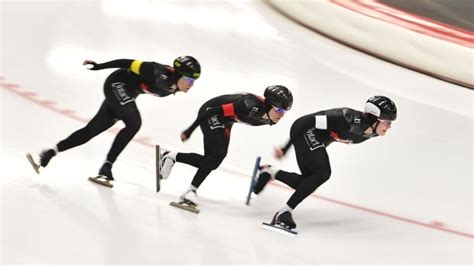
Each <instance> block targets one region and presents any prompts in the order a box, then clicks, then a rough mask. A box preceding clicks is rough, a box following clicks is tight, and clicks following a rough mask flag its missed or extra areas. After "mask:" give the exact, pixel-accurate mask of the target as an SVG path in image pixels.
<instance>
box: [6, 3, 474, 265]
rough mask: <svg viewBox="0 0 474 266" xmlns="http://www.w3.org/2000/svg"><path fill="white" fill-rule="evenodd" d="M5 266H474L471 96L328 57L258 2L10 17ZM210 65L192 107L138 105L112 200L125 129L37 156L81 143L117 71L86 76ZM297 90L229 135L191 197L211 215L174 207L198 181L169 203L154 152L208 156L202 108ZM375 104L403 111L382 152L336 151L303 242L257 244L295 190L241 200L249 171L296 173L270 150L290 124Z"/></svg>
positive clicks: (356, 56) (173, 184) (302, 219)
mask: <svg viewBox="0 0 474 266" xmlns="http://www.w3.org/2000/svg"><path fill="white" fill-rule="evenodd" d="M0 7H1V10H0V11H1V19H0V23H1V32H0V33H1V36H0V37H1V43H0V44H1V50H0V51H1V54H0V58H1V65H0V97H1V109H0V110H1V162H2V163H1V170H2V171H1V178H0V184H1V242H0V246H1V249H0V250H1V251H0V252H1V253H0V258H1V260H0V264H1V265H12V264H43V265H49V264H58V265H67V264H97V265H104V264H124V265H140V264H153V265H164V264H193V265H205V264H216V265H238V264H242V265H263V264H285V265H302V264H308V265H327V264H346V263H350V264H359V265H366V264H378V265H392V264H411V265H420V264H442V265H453V264H464V265H472V264H473V260H474V259H473V253H474V250H473V247H474V246H473V238H474V236H473V231H474V230H473V183H472V177H473V175H472V173H473V165H472V160H473V158H472V154H473V147H474V146H473V110H474V109H473V91H472V90H469V89H466V88H463V87H459V86H456V85H453V84H450V83H447V82H444V81H441V80H438V79H434V78H432V77H429V76H426V75H422V74H419V73H417V72H414V71H411V70H407V69H404V68H402V67H400V66H396V65H393V64H390V63H387V62H385V61H381V60H379V59H376V58H374V57H371V56H368V55H366V54H363V53H361V52H358V51H355V50H353V49H350V48H348V47H345V46H343V45H341V44H338V43H336V42H333V41H331V40H328V39H326V38H324V37H322V36H320V35H318V34H316V33H314V32H312V31H309V30H308V29H306V28H303V27H301V26H300V25H297V24H295V23H293V22H292V21H290V20H288V19H287V18H285V17H283V16H282V15H280V14H278V13H276V12H275V11H274V10H273V9H271V8H270V7H269V6H267V5H266V4H264V3H262V2H259V1H228V2H225V1H222V2H221V1H207V2H201V3H198V2H184V1H146V0H136V1H133V2H126V1H113V0H103V1H64V0H62V1H4V0H2V2H1V6H0ZM178 55H192V56H194V57H196V58H197V59H198V60H199V61H200V63H201V66H202V74H201V78H200V79H199V80H197V81H196V83H195V85H194V87H193V88H192V89H191V90H190V92H189V93H187V94H184V93H177V94H176V95H175V96H169V97H166V98H156V97H152V96H149V95H142V96H140V97H138V99H137V104H138V106H139V109H140V112H141V115H142V120H143V123H142V127H141V130H140V132H139V133H138V134H137V136H136V137H135V139H134V140H133V141H132V142H131V143H130V144H129V145H128V147H127V148H126V149H125V151H124V152H123V153H122V154H121V155H120V157H119V159H118V160H117V162H116V163H115V164H114V169H113V170H114V176H115V179H116V182H115V186H114V188H113V189H109V188H105V187H102V186H98V185H96V184H93V183H91V182H89V181H87V177H89V176H92V175H95V174H96V173H97V171H98V169H99V167H100V165H101V164H102V162H103V161H104V159H105V156H106V154H107V152H108V149H109V147H110V145H111V143H112V141H113V138H114V136H115V134H116V132H117V130H118V129H120V128H121V127H122V123H117V124H116V126H114V128H113V129H112V130H109V131H108V132H104V133H103V134H101V135H99V136H98V137H96V138H94V139H93V140H91V141H90V142H88V143H87V144H85V145H82V146H80V147H78V148H75V149H72V150H68V151H66V152H64V153H60V154H59V155H58V156H56V157H55V158H54V159H53V160H52V161H51V163H50V164H49V165H48V167H47V168H45V169H44V171H43V172H42V173H41V175H37V174H36V173H35V172H34V171H33V169H32V168H31V167H30V165H29V164H28V162H27V160H26V158H25V153H26V152H32V153H34V154H38V153H39V152H40V151H41V150H42V149H43V148H46V147H51V146H52V145H55V144H56V143H57V142H58V141H60V140H62V139H64V138H65V137H67V136H68V135H69V134H71V133H72V132H73V131H75V130H76V129H79V128H81V127H83V126H84V125H85V124H86V123H87V121H88V120H89V119H90V118H91V117H92V116H93V115H94V114H95V113H96V112H97V110H98V109H99V106H100V104H101V102H102V101H103V98H104V96H103V92H102V85H103V81H104V80H105V78H106V77H107V75H108V74H109V73H111V72H112V70H102V71H88V70H86V69H85V68H84V67H83V66H82V62H83V61H84V60H85V59H91V60H95V61H97V62H105V61H109V60H113V59H119V58H129V59H140V60H143V61H156V62H160V63H163V64H171V63H172V61H173V59H174V58H175V57H176V56H178ZM273 84H282V85H285V86H287V87H288V88H290V89H291V91H292V92H293V95H294V98H295V102H294V104H293V109H292V110H291V111H289V112H288V113H287V114H286V115H285V117H284V118H283V119H282V121H281V122H280V123H278V124H277V125H274V126H272V127H269V126H262V127H250V126H246V125H242V124H236V125H235V126H234V128H233V130H232V138H231V144H230V147H229V153H228V156H227V158H226V159H225V160H224V162H223V164H222V165H221V167H220V168H219V169H218V170H216V171H214V172H212V173H211V175H210V176H209V177H208V178H207V179H206V181H205V182H204V183H203V185H202V186H201V187H200V189H199V190H198V195H199V197H198V198H199V203H200V208H201V213H200V214H198V215H196V214H194V213H190V212H186V211H183V210H180V209H176V208H173V207H171V206H169V202H170V201H173V200H176V199H177V198H178V197H179V195H180V194H181V193H182V192H183V191H184V190H185V189H186V188H187V187H188V185H189V183H190V181H191V178H192V176H193V175H194V173H195V169H194V168H192V167H188V166H185V165H183V164H176V165H175V167H174V169H173V172H172V174H171V176H170V178H169V179H168V180H166V181H165V182H163V184H162V185H163V188H162V191H161V192H160V193H158V194H157V193H156V192H155V191H154V187H155V156H154V153H155V151H154V146H155V144H160V145H162V146H163V147H164V148H165V149H171V150H176V151H195V152H202V134H201V132H200V131H199V130H196V131H195V133H194V134H193V136H192V137H191V139H190V140H189V141H188V142H185V143H181V141H180V139H179V135H180V133H181V131H182V130H183V129H185V128H186V127H188V126H189V125H190V124H191V123H192V122H193V120H194V119H195V116H196V113H197V110H198V108H199V107H200V106H201V104H202V103H204V102H205V101H206V100H207V99H209V98H212V97H215V96H217V95H221V94H227V93H234V92H244V91H245V92H251V93H254V94H258V95H263V90H264V89H265V88H266V87H267V86H269V85H273ZM372 95H386V96H388V97H390V98H391V99H392V100H394V102H395V103H396V104H397V108H398V112H399V113H398V119H397V120H396V121H395V122H394V123H393V124H392V129H391V130H390V131H389V132H388V134H387V135H386V136H385V137H380V138H375V139H373V140H369V141H367V142H364V143H363V144H360V145H345V144H341V143H334V144H332V145H331V146H330V147H329V148H328V153H329V156H330V159H331V166H332V176H331V179H330V180H329V181H328V182H327V183H325V184H324V185H323V186H321V187H320V188H319V189H318V190H317V191H316V192H315V194H313V195H312V196H311V197H308V198H307V199H306V200H305V201H304V202H303V203H302V204H300V206H298V208H297V209H295V211H294V212H293V213H294V214H293V215H294V219H295V221H296V223H297V225H298V226H297V230H298V232H299V234H298V236H296V237H291V236H287V235H283V234H278V233H275V232H271V231H268V230H265V229H263V228H261V226H260V225H261V223H262V222H269V221H270V219H271V218H272V216H273V214H274V213H275V212H276V211H277V210H278V209H280V208H281V207H282V206H283V205H284V204H285V203H286V201H287V199H288V198H289V196H290V195H291V193H292V190H291V189H290V188H288V187H286V186H285V185H284V184H282V183H279V182H276V181H275V182H273V183H271V184H270V185H269V186H268V187H267V188H266V190H265V191H264V192H263V193H262V194H261V195H260V196H259V197H258V198H256V199H253V200H252V203H251V206H246V205H245V204H244V203H245V197H246V194H247V191H248V187H249V183H250V174H251V172H252V168H253V164H254V161H255V158H256V156H262V158H263V162H265V163H271V164H274V165H277V166H278V167H279V168H282V169H285V170H289V171H295V172H299V170H298V167H297V165H296V160H295V157H294V151H293V150H291V151H290V152H289V154H288V155H287V156H286V157H285V158H284V159H283V160H282V161H276V160H274V159H273V158H272V156H271V154H272V150H273V147H275V146H278V145H282V144H284V143H285V142H286V140H287V138H288V137H289V129H290V126H291V124H292V122H293V121H294V120H295V119H297V118H298V117H300V116H302V115H305V114H308V113H312V112H316V111H319V110H324V109H329V108H335V107H344V106H346V107H350V108H354V109H358V110H362V109H363V106H364V102H365V101H366V100H367V99H368V98H369V97H370V96H372Z"/></svg>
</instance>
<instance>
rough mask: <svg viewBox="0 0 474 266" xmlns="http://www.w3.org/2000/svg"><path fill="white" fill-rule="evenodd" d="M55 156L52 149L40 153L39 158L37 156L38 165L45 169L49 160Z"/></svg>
mask: <svg viewBox="0 0 474 266" xmlns="http://www.w3.org/2000/svg"><path fill="white" fill-rule="evenodd" d="M55 155H56V151H54V150H53V149H49V150H44V151H42V152H41V154H40V156H39V157H40V165H41V166H42V167H46V165H48V163H49V161H50V160H51V158H53V157H54V156H55Z"/></svg>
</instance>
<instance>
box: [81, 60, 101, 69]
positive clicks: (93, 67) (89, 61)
mask: <svg viewBox="0 0 474 266" xmlns="http://www.w3.org/2000/svg"><path fill="white" fill-rule="evenodd" d="M82 65H84V66H85V65H92V67H89V68H88V69H89V70H99V69H100V68H99V67H98V65H99V64H97V63H96V62H94V61H92V60H86V61H84V63H82Z"/></svg>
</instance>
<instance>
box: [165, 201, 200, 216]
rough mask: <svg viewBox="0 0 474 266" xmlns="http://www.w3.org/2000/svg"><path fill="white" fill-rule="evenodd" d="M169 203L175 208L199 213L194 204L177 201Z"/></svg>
mask: <svg viewBox="0 0 474 266" xmlns="http://www.w3.org/2000/svg"><path fill="white" fill-rule="evenodd" d="M170 205H171V206H173V207H176V208H180V209H183V210H187V211H190V212H194V213H199V212H200V210H199V209H198V208H196V207H194V206H190V205H187V204H183V203H179V202H174V201H172V202H170Z"/></svg>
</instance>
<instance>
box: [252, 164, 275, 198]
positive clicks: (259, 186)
mask: <svg viewBox="0 0 474 266" xmlns="http://www.w3.org/2000/svg"><path fill="white" fill-rule="evenodd" d="M271 167H272V166H271V165H264V166H262V167H261V170H260V174H259V175H258V179H257V182H256V183H255V186H254V187H253V193H255V194H257V195H258V194H259V193H260V192H262V190H263V189H264V188H265V186H266V185H267V184H268V181H270V180H272V179H274V178H275V177H274V176H272V173H273V172H274V170H273V169H271Z"/></svg>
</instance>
